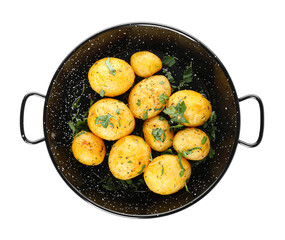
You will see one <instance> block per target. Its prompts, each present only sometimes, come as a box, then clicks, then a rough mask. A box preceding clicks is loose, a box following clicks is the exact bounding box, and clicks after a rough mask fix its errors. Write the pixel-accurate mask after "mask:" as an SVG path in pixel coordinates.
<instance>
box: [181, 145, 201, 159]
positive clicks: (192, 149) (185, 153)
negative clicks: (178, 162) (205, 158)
mask: <svg viewBox="0 0 285 240" xmlns="http://www.w3.org/2000/svg"><path fill="white" fill-rule="evenodd" d="M196 149H201V147H193V148H190V149H188V150H186V151H184V150H182V151H181V152H182V154H183V156H184V157H187V156H188V155H189V154H191V153H193V151H194V150H196Z"/></svg>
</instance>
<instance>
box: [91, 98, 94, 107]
mask: <svg viewBox="0 0 285 240" xmlns="http://www.w3.org/2000/svg"><path fill="white" fill-rule="evenodd" d="M94 102H95V100H93V99H90V107H91V106H92V105H93V104H94Z"/></svg>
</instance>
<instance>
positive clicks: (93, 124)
mask: <svg viewBox="0 0 285 240" xmlns="http://www.w3.org/2000/svg"><path fill="white" fill-rule="evenodd" d="M88 126H89V128H90V130H91V132H93V133H94V134H96V135H97V136H99V137H101V138H103V139H105V140H117V139H119V138H121V137H124V136H126V135H129V134H130V133H131V132H132V131H133V130H134V128H135V118H134V116H133V114H132V112H131V111H130V109H129V108H128V107H127V105H126V104H124V103H123V102H121V101H119V100H116V99H112V98H104V99H101V100H99V101H97V102H96V103H94V104H93V105H92V106H91V108H90V109H89V114H88Z"/></svg>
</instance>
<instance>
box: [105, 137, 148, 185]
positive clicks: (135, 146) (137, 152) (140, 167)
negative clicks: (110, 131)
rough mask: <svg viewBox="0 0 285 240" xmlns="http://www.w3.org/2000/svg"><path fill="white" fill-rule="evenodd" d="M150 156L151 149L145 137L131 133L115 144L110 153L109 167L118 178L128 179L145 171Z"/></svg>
mask: <svg viewBox="0 0 285 240" xmlns="http://www.w3.org/2000/svg"><path fill="white" fill-rule="evenodd" d="M150 156H151V149H150V147H149V145H148V144H147V143H146V142H145V141H144V140H143V138H141V137H139V136H134V135H129V136H126V137H124V138H121V139H120V140H118V141H117V142H116V143H115V144H114V145H113V147H112V149H111V151H110V155H109V168H110V171H111V172H112V174H113V175H114V176H115V177H116V178H118V179H122V180H128V179H131V178H134V177H136V176H138V175H139V174H141V173H143V172H144V170H145V168H146V166H147V165H148V164H149V161H150V160H149V159H150Z"/></svg>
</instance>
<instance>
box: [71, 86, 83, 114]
mask: <svg viewBox="0 0 285 240" xmlns="http://www.w3.org/2000/svg"><path fill="white" fill-rule="evenodd" d="M84 91H85V85H84V84H83V88H82V91H81V94H80V96H79V97H77V98H76V99H75V101H74V102H73V104H72V107H71V108H72V110H74V109H77V108H79V107H80V105H79V101H80V98H81V96H82V95H83V93H84Z"/></svg>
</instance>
